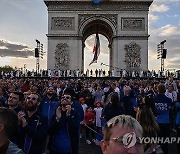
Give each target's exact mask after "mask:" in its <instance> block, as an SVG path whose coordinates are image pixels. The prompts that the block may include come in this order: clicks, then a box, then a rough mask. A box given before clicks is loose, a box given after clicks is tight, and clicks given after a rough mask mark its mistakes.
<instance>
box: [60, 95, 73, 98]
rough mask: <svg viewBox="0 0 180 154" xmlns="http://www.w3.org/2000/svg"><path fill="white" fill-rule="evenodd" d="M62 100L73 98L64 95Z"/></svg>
mask: <svg viewBox="0 0 180 154" xmlns="http://www.w3.org/2000/svg"><path fill="white" fill-rule="evenodd" d="M61 99H71V96H69V95H67V96H66V95H64V96H62V97H61Z"/></svg>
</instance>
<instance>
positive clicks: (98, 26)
mask: <svg viewBox="0 0 180 154" xmlns="http://www.w3.org/2000/svg"><path fill="white" fill-rule="evenodd" d="M93 16H94V15H93ZM93 16H90V17H89V19H88V20H87V21H86V22H85V23H81V24H80V29H79V34H80V35H82V38H83V39H82V41H83V44H84V43H85V40H86V39H87V37H88V36H90V35H92V34H96V32H98V34H102V35H103V36H105V37H106V38H107V40H108V42H109V44H108V47H109V64H108V65H110V66H111V65H112V61H113V59H112V52H111V51H112V45H111V44H112V42H113V36H114V35H115V34H114V33H115V32H116V31H114V32H113V29H115V27H114V26H113V25H112V24H111V25H109V23H108V22H107V21H106V20H105V19H106V18H104V17H103V16H95V18H94V17H93ZM110 23H111V22H110ZM84 47H85V46H84V45H83V46H82V52H83V53H84ZM83 53H82V66H84V54H83ZM110 68H111V67H110ZM82 69H83V70H84V68H83V67H82Z"/></svg>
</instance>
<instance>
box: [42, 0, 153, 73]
mask: <svg viewBox="0 0 180 154" xmlns="http://www.w3.org/2000/svg"><path fill="white" fill-rule="evenodd" d="M44 2H45V4H46V6H47V8H48V34H47V37H48V55H47V56H48V57H47V59H48V60H47V68H48V69H60V70H66V69H67V70H68V69H69V70H77V69H79V70H83V67H84V53H83V52H84V47H85V46H84V42H85V40H86V38H87V37H88V36H90V35H91V34H95V33H96V31H97V27H98V33H99V34H102V35H104V36H105V37H106V38H107V39H108V41H109V46H108V47H109V51H110V56H109V57H110V60H109V61H110V64H109V65H110V66H112V67H115V68H121V69H126V70H147V69H148V37H149V35H148V11H149V6H150V5H151V3H152V2H153V0H101V1H100V3H99V4H94V3H93V2H92V0H44ZM112 67H111V68H112ZM116 71H117V70H116ZM116 71H115V74H116V73H117V72H116Z"/></svg>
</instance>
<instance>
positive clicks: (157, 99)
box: [154, 94, 172, 124]
mask: <svg viewBox="0 0 180 154" xmlns="http://www.w3.org/2000/svg"><path fill="white" fill-rule="evenodd" d="M154 103H155V108H156V111H157V119H156V121H157V123H162V124H168V123H169V122H170V121H169V108H170V106H171V103H172V101H171V99H170V98H168V97H166V96H165V95H164V94H157V95H156V96H154Z"/></svg>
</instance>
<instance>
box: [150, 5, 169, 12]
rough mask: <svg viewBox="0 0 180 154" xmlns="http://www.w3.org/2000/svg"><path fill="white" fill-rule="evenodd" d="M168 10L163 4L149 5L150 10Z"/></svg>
mask: <svg viewBox="0 0 180 154" xmlns="http://www.w3.org/2000/svg"><path fill="white" fill-rule="evenodd" d="M168 10H169V7H168V6H167V5H165V4H160V5H157V4H155V3H154V4H152V5H151V7H150V12H166V11H168Z"/></svg>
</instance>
